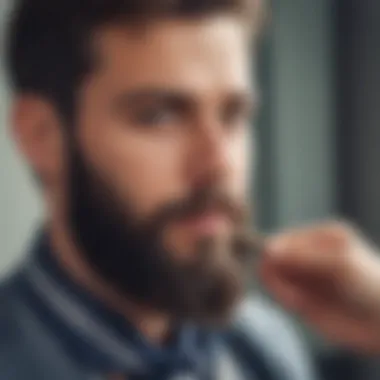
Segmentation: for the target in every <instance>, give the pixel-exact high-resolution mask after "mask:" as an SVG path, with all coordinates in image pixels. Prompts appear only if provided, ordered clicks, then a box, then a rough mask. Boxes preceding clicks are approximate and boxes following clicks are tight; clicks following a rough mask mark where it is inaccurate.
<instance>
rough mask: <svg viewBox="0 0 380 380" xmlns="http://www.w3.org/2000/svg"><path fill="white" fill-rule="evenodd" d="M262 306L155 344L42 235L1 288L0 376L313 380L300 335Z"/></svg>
mask: <svg viewBox="0 0 380 380" xmlns="http://www.w3.org/2000/svg"><path fill="white" fill-rule="evenodd" d="M258 304H260V306H259V307H257V305H258ZM264 305H265V304H264V303H262V301H259V299H258V298H257V299H256V301H254V302H247V303H245V304H244V305H242V307H241V308H239V310H238V313H237V316H236V321H235V323H234V325H233V326H230V327H229V328H228V329H226V331H212V330H205V329H204V328H200V327H199V326H195V325H191V324H186V325H182V326H177V328H176V329H175V334H173V337H172V339H171V340H170V341H169V342H168V344H167V345H166V346H165V347H160V346H155V345H153V344H151V343H149V342H148V341H146V340H145V339H144V337H143V336H141V335H140V334H139V332H138V330H137V329H135V328H134V326H132V325H131V324H129V323H128V321H126V319H125V317H124V316H122V315H119V314H117V313H115V312H114V311H112V310H110V309H108V308H107V307H106V306H105V305H103V304H102V303H101V302H100V301H99V300H97V299H96V297H94V296H92V295H91V294H90V293H89V292H87V291H86V290H84V289H83V288H82V287H80V286H79V285H77V284H76V283H74V282H73V281H72V280H71V279H70V277H69V276H68V275H67V274H66V273H65V272H64V271H63V270H62V268H60V266H59V265H58V263H57V262H56V261H55V258H54V255H53V254H52V252H51V249H50V246H49V244H48V239H47V238H46V236H45V235H42V236H41V237H39V238H38V240H37V243H36V244H35V245H34V247H33V250H32V253H31V255H30V257H29V260H28V261H27V262H26V263H24V265H23V266H22V268H20V270H19V271H18V272H17V273H16V274H14V275H13V276H11V278H10V279H8V281H6V282H4V283H3V286H2V287H1V289H0V307H1V314H0V337H1V336H3V338H4V339H1V340H0V342H1V345H2V346H1V348H2V349H1V351H0V378H1V379H2V380H6V379H9V380H11V379H12V380H13V379H14V380H21V379H22V380H24V379H32V380H34V379H36V380H37V379H38V380H41V379H45V378H46V379H49V380H51V379H52V378H54V379H57V380H58V379H62V380H64V379H67V380H69V379H70V380H74V379H75V378H77V379H78V380H79V379H82V380H84V379H105V378H106V376H107V374H110V373H117V374H125V375H126V377H127V378H128V380H135V379H136V380H145V379H151V380H176V379H178V380H179V379H188V380H191V379H194V380H213V379H226V380H244V379H252V380H254V379H257V380H282V379H284V380H285V379H288V380H311V379H312V371H311V370H310V365H309V364H310V363H309V360H308V357H307V355H305V351H304V350H303V348H302V347H301V346H300V345H299V340H298V339H297V337H296V336H295V335H293V334H290V335H289V331H290V330H289V326H288V325H287V323H285V319H283V318H282V316H280V315H279V314H278V313H277V312H275V311H274V310H273V309H272V308H270V307H269V306H268V305H266V306H264ZM263 310H266V314H264V315H262V316H261V317H260V313H261V314H263ZM251 313H252V315H251ZM268 315H271V316H272V317H271V318H270V319H268ZM274 315H276V317H275V318H274V317H273V316H274ZM270 321H272V322H270ZM268 322H269V325H268ZM260 323H261V324H262V326H261V327H260ZM266 324H267V326H266V327H265V328H266V329H267V331H266V332H265V331H262V327H263V326H265V325H266ZM271 324H272V325H273V326H271ZM281 324H282V326H281V328H279V327H280V326H279V325H281ZM277 330H278V331H281V335H279V332H277V333H276V331H277ZM273 332H275V335H272V336H271V333H272V334H273ZM281 336H282V343H281V344H283V345H284V347H283V349H281V350H278V347H277V346H278V343H279V339H280V338H281ZM274 347H277V349H274ZM297 361H300V362H297ZM53 374H54V377H50V376H53Z"/></svg>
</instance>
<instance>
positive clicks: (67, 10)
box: [0, 0, 311, 380]
mask: <svg viewBox="0 0 380 380" xmlns="http://www.w3.org/2000/svg"><path fill="white" fill-rule="evenodd" d="M259 15H260V4H259V3H258V2H257V1H255V0H251V1H243V0H199V1H193V0H154V1H153V0H150V1H149V0H83V1H77V0H55V1H51V0H22V1H20V2H19V5H18V7H17V9H16V11H15V13H14V15H13V17H12V23H11V28H10V35H9V62H8V63H9V64H8V66H9V69H10V76H11V79H12V83H13V86H14V91H15V93H14V102H13V111H12V127H13V128H12V130H13V134H14V138H15V140H16V142H17V144H18V146H19V148H20V150H21V151H22V152H23V154H24V155H25V157H26V160H27V162H28V163H29V165H30V168H31V170H32V171H33V173H34V174H35V177H36V178H37V180H38V184H39V186H40V188H41V193H42V195H43V199H44V201H45V206H46V215H47V218H46V223H45V225H44V227H43V228H42V231H41V233H40V234H39V236H38V238H37V240H36V243H35V246H34V247H33V249H32V253H31V255H30V259H29V261H28V262H26V263H25V265H23V266H22V268H20V269H19V271H18V272H17V273H16V274H15V275H13V276H11V278H10V279H8V280H7V282H6V283H5V284H3V286H2V289H1V295H0V299H1V316H0V331H1V334H2V339H1V342H2V351H1V355H0V377H1V379H4V380H5V379H7V380H8V379H12V380H13V379H15V380H21V379H23V380H24V379H38V380H41V379H55V380H67V379H70V380H73V379H78V380H80V379H91V378H104V379H106V378H114V377H113V376H115V378H123V379H162V380H164V379H180V378H181V379H184V378H186V379H199V380H203V379H226V380H233V379H236V380H239V379H258V380H267V379H272V380H276V379H288V380H298V379H299V380H308V379H310V378H311V371H310V368H309V363H308V358H307V355H306V353H305V351H304V349H303V348H302V346H301V345H300V344H299V342H298V341H297V340H296V338H295V336H294V334H293V333H292V332H291V329H290V328H289V326H288V324H287V323H286V322H284V321H283V320H282V318H281V317H279V316H277V314H273V313H271V312H270V311H269V309H268V308H265V306H262V305H261V304H260V303H259V301H256V303H253V304H252V303H250V302H242V301H243V299H242V298H243V290H244V288H245V285H246V282H247V280H248V279H249V278H250V276H251V275H252V273H251V272H252V266H251V264H250V259H251V256H252V254H251V252H250V251H249V249H247V241H246V239H245V238H244V233H243V232H242V231H244V230H245V229H246V227H247V226H248V223H249V220H248V218H247V212H246V208H247V205H246V204H247V200H248V199H247V198H248V193H249V186H248V184H249V183H250V167H251V165H252V162H251V159H253V157H251V155H250V142H251V137H252V133H251V127H250V125H251V122H250V116H251V113H252V111H254V110H255V106H256V89H255V88H252V85H251V84H252V83H254V81H253V80H252V78H250V73H251V71H252V62H251V57H252V54H251V51H250V49H249V46H250V45H251V44H254V42H255V41H256V36H257V32H258V25H259V22H260V16H259ZM241 305H242V306H241Z"/></svg>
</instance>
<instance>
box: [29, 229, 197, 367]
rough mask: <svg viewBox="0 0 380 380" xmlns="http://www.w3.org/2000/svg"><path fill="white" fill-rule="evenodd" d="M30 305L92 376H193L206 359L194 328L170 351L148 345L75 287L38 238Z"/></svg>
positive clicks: (44, 238) (182, 332) (186, 328)
mask: <svg viewBox="0 0 380 380" xmlns="http://www.w3.org/2000/svg"><path fill="white" fill-rule="evenodd" d="M26 278H27V281H28V283H29V285H30V290H31V293H32V296H31V297H30V300H31V302H34V303H35V305H34V306H35V307H36V309H37V310H39V311H40V313H39V316H40V317H41V318H43V319H44V322H45V325H46V326H48V327H49V328H50V329H52V330H53V333H54V334H56V335H58V339H59V340H60V341H61V342H63V344H64V346H65V349H66V350H67V352H68V354H69V355H71V356H73V359H74V360H77V361H79V362H80V364H81V365H84V366H86V367H89V369H91V370H94V371H95V370H102V371H123V372H126V373H136V374H146V373H151V372H157V370H160V371H161V370H163V369H164V368H165V370H166V371H168V370H183V369H186V370H191V369H194V368H195V367H197V366H198V365H199V363H200V362H201V361H202V359H204V348H205V341H204V336H203V337H202V338H201V337H200V334H201V332H200V330H198V329H197V328H196V327H195V326H191V325H186V326H182V327H181V328H180V329H179V330H178V334H176V338H175V339H174V340H173V342H172V343H171V344H170V345H169V347H166V348H161V347H157V346H154V345H152V344H150V343H149V342H147V341H146V340H145V339H144V338H143V337H142V336H141V335H140V334H139V333H138V331H137V330H136V329H135V328H134V327H133V326H132V325H131V324H129V323H128V321H126V319H125V317H122V316H121V315H118V314H117V313H115V312H113V311H111V310H110V309H108V308H107V307H106V306H105V305H103V304H102V303H101V302H100V301H99V300H97V299H96V298H95V297H94V296H92V295H91V294H90V293H89V292H87V291H86V290H84V289H83V288H82V287H80V286H78V285H77V284H76V283H74V282H73V281H72V280H71V279H70V277H69V276H68V275H67V274H66V272H65V271H64V270H63V269H62V268H61V267H60V265H59V264H58V262H57V261H56V260H55V258H54V255H53V254H52V251H51V247H50V244H49V238H48V235H47V234H46V233H43V234H41V236H39V238H38V240H37V243H36V244H35V246H34V250H33V254H32V257H31V261H30V263H29V265H28V267H27V270H26Z"/></svg>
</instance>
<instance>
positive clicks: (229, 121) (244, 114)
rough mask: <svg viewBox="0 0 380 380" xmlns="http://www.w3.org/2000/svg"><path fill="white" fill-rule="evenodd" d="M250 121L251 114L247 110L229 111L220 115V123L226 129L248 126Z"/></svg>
mask: <svg viewBox="0 0 380 380" xmlns="http://www.w3.org/2000/svg"><path fill="white" fill-rule="evenodd" d="M251 120H252V114H251V113H250V112H249V111H247V110H241V109H239V110H229V111H228V112H225V113H224V114H223V115H222V121H223V124H224V125H225V126H226V127H238V126H242V125H248V124H249V123H250V122H251Z"/></svg>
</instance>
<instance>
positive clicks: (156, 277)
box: [68, 149, 252, 323]
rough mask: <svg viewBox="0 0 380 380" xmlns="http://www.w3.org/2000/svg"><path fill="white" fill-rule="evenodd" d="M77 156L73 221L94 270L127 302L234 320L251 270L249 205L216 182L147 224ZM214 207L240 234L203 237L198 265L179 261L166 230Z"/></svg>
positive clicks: (195, 256)
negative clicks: (245, 230)
mask: <svg viewBox="0 0 380 380" xmlns="http://www.w3.org/2000/svg"><path fill="white" fill-rule="evenodd" d="M70 157H71V164H70V179H69V204H68V222H69V227H70V231H71V233H72V235H73V238H74V241H75V242H76V244H77V245H78V247H79V252H80V254H81V255H82V256H83V258H84V260H85V261H86V263H87V264H88V265H89V266H90V267H91V268H92V270H94V271H95V273H97V274H98V275H99V276H100V277H101V278H102V279H103V280H104V281H106V282H107V283H108V284H109V285H111V286H112V287H114V289H116V290H117V291H118V292H119V293H120V294H122V295H123V296H125V298H126V299H128V300H130V301H133V302H136V303H138V304H140V305H144V306H148V307H150V308H153V309H155V310H157V311H160V312H164V313H167V314H169V315H170V316H172V317H173V318H176V319H178V320H187V321H193V322H194V321H196V322H200V323H219V322H224V321H226V320H228V319H229V317H230V315H231V313H232V311H233V309H234V305H235V304H236V303H237V301H238V300H239V298H240V297H241V296H242V295H243V293H244V289H245V284H246V280H248V278H249V272H250V270H249V269H250V268H249V267H250V265H249V263H250V260H251V258H252V257H251V256H252V255H251V253H250V245H249V240H248V239H246V238H245V236H244V235H241V233H240V232H241V231H242V228H243V227H244V226H245V224H246V208H245V207H243V206H241V205H238V204H236V203H235V202H233V201H232V200H231V199H230V197H228V196H227V195H226V194H225V193H224V192H223V191H221V190H220V188H218V187H217V186H215V185H209V186H207V187H204V188H202V189H200V190H198V191H196V192H194V193H193V194H191V195H190V196H189V197H187V198H186V199H180V200H175V201H173V202H171V203H170V204H166V205H164V206H162V207H161V208H160V210H158V211H157V212H156V213H155V215H152V216H151V217H150V218H149V220H148V219H146V220H145V221H142V219H141V218H138V217H137V216H136V215H135V214H134V213H133V212H132V207H131V202H132V200H129V201H128V200H127V201H126V200H125V199H121V197H119V196H118V195H117V194H116V193H117V192H116V191H114V190H113V189H112V186H110V185H109V184H108V183H107V181H106V180H105V179H104V178H102V176H101V175H100V173H99V171H97V170H96V169H95V168H94V167H91V165H89V164H87V163H86V160H85V159H84V157H83V155H82V154H81V153H80V151H79V149H73V150H72V152H71V155H70ZM210 210H211V211H222V212H223V213H224V214H226V215H228V216H229V217H230V218H231V220H233V221H234V225H235V226H236V233H234V234H233V235H232V236H231V237H230V238H229V239H228V241H223V242H222V241H221V240H220V239H219V240H218V239H217V238H212V237H209V238H203V239H199V242H198V243H197V245H196V251H195V252H192V255H191V260H189V261H186V262H183V261H181V260H180V259H178V258H176V253H175V252H171V251H170V250H168V249H167V248H166V247H165V244H164V239H163V236H164V229H165V227H167V226H168V225H169V224H171V223H175V222H176V221H181V220H184V218H188V217H193V216H199V215H201V213H203V212H207V211H210Z"/></svg>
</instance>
